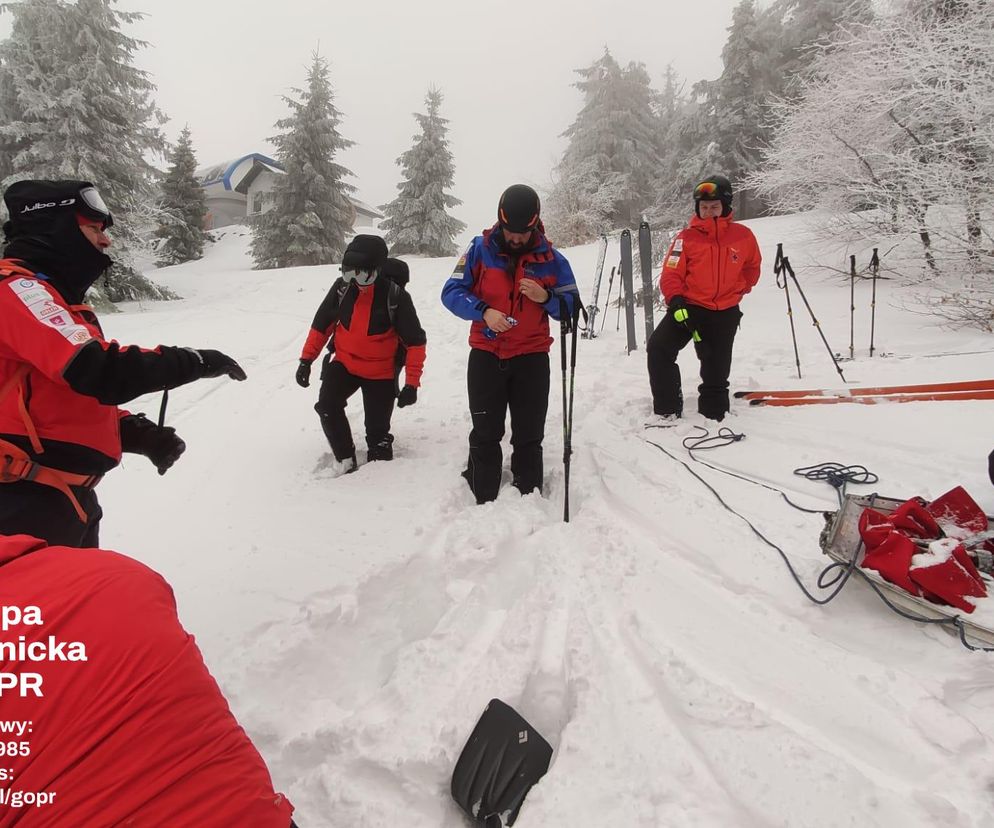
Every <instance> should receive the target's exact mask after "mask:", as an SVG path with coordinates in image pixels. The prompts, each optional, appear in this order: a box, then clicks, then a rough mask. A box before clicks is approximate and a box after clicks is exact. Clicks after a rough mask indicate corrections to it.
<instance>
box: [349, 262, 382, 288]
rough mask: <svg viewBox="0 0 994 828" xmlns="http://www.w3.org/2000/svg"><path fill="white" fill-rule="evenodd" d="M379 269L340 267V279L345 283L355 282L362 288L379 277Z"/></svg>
mask: <svg viewBox="0 0 994 828" xmlns="http://www.w3.org/2000/svg"><path fill="white" fill-rule="evenodd" d="M379 272H380V271H379V268H375V267H373V268H370V267H345V266H344V265H343V266H342V278H343V279H344V280H345V281H346V282H355V283H356V284H357V285H362V286H363V287H365V286H367V285H371V284H373V282H374V281H375V280H376V277H377V275H379Z"/></svg>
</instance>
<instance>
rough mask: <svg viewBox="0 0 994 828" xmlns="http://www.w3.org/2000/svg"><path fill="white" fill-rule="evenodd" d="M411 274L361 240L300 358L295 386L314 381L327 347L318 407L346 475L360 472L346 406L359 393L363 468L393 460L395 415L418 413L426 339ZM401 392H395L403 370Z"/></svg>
mask: <svg viewBox="0 0 994 828" xmlns="http://www.w3.org/2000/svg"><path fill="white" fill-rule="evenodd" d="M408 276H409V271H408V268H407V266H406V265H405V264H404V263H403V262H401V261H400V260H398V259H390V258H388V257H387V244H386V242H385V241H383V239H382V238H380V237H379V236H373V235H368V234H362V233H361V234H359V235H357V236H356V237H355V238H354V239H352V241H350V242H349V244H348V246H347V247H346V248H345V253H344V254H343V256H342V276H341V278H339V279H337V280H336V281H335V283H334V284H333V285H332V286H331V290H329V291H328V295H327V296H325V298H324V301H323V302H322V303H321V305H320V307H319V308H318V309H317V313H315V314H314V320H313V321H312V322H311V327H310V330H309V331H308V333H307V339H306V340H305V342H304V347H303V349H302V350H301V353H300V362H299V364H298V366H297V373H296V380H297V384H298V385H299V386H301V387H302V388H307V387H308V386H309V385H310V381H311V364H312V363H313V362H314V360H315V359H317V358H318V357H319V356H320V355H321V350H322V349H323V348H324V347H325V344H327V345H328V354H327V355H326V356H325V359H324V362H323V363H322V365H321V391H320V393H319V394H318V401H317V403H316V404H315V406H314V410H315V411H317V413H318V416H319V417H320V418H321V428H322V429H323V430H324V433H325V437H326V438H327V440H328V444H329V445H330V447H331V451H332V454H333V455H334V458H335V461H336V464H337V468H336V470H337V471H338V472H340V473H342V474H348V473H350V472H354V471H355V470H356V469H357V468H358V461H357V460H356V449H355V442H354V441H353V439H352V429H351V427H350V426H349V419H348V417H347V416H346V414H345V406H346V404H347V403H348V400H349V398H350V397H351V396H352V395H353V394H355V392H356V391H359V390H360V389H361V390H362V406H363V412H364V414H365V426H366V448H367V451H366V460H367V462H371V461H376V460H393V435H392V434H391V433H390V420H391V418H392V416H393V406H394V402H395V401H396V403H397V407H398V408H404V407H405V406H408V405H414V404H415V403H416V402H417V400H418V387H419V386H420V385H421V374H422V372H423V370H424V362H425V347H426V343H427V338H426V336H425V332H424V329H423V328H422V327H421V322H420V321H418V314H417V311H416V310H415V309H414V301H413V300H412V299H411V295H410V294H409V293H408V292H407V291H406V290H404V289H403V285H404V284H406V282H407V279H408ZM401 367H403V369H404V387H403V388H402V389H401V390H400V391H399V393H398V391H397V378H398V376H399V372H400V368H401Z"/></svg>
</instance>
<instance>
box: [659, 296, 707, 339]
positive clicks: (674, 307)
mask: <svg viewBox="0 0 994 828" xmlns="http://www.w3.org/2000/svg"><path fill="white" fill-rule="evenodd" d="M667 307H668V308H669V309H670V310H671V311H673V320H674V321H675V322H679V323H680V324H681V325H683V326H684V327H685V328H686V329H687V330H688V331H690V335H691V336H692V337H693V339H694V342H700V341H701V335H700V333H699V332H698V330H697V326H696V325H695V324H694V321H693V318H692V317H691V313H690V308H689V307H688V306H687V300H686V299H684V298H683V297H682V296H674V297H673V298H672V299H670V301H669V304H668V305H667Z"/></svg>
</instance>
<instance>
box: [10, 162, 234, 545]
mask: <svg viewBox="0 0 994 828" xmlns="http://www.w3.org/2000/svg"><path fill="white" fill-rule="evenodd" d="M4 202H5V204H6V206H7V210H8V213H9V215H10V219H9V221H7V222H6V224H4V227H3V230H4V234H5V236H6V240H7V244H6V247H5V248H4V258H3V259H2V260H0V483H2V484H4V485H0V533H2V534H6V535H15V534H22V533H23V534H29V535H33V536H34V537H37V538H44V539H45V540H47V541H48V542H49V543H53V544H60V545H63V546H80V547H81V546H96V545H97V542H98V528H99V523H100V518H101V515H102V512H101V509H100V504H99V503H98V501H97V496H96V492H95V491H94V487H95V486H96V484H97V483H98V482H99V480H100V478H101V477H102V476H103V475H104V474H105V473H106V472H108V471H110V470H111V469H112V468H114V467H115V466H116V465H117V464H118V463H119V462H120V460H121V452H122V451H127V452H134V453H137V454H143V455H145V456H146V457H148V458H149V459H150V460H151V461H152V463H153V464H154V465H155V466H156V467H157V468H158V470H159V473H160V474H162V473H165V471H166V470H167V469H168V468H169V467H170V466H172V465H173V463H174V462H176V460H177V459H178V458H179V456H180V455H181V454H182V453H183V451H184V449H185V448H186V446H185V444H184V443H183V441H182V440H181V439H180V438H179V437H178V436H176V432H175V430H174V429H172V428H160V427H158V426H157V425H156V424H155V423H152V422H150V421H149V420H147V419H145V417H144V415H141V414H137V415H133V414H130V413H129V412H127V411H123V410H121V409H119V408H118V407H117V406H118V405H119V404H121V403H125V402H128V401H129V400H132V399H134V398H135V397H138V396H141V395H142V394H147V393H149V392H152V391H161V390H163V389H167V388H175V387H176V386H178V385H183V384H185V383H188V382H192V381H194V380H197V379H201V378H203V377H220V376H224V375H227V376H229V377H231V378H232V379H237V380H243V379H245V372H244V371H243V370H242V369H241V368H240V367H239V365H238V363H237V362H235V361H234V360H233V359H232V358H231V357H229V356H226V355H225V354H222V353H221V352H220V351H210V350H201V351H195V350H193V349H191V348H175V347H167V346H160V347H158V348H155V349H154V350H145V349H142V348H138V347H136V346H133V345H120V344H118V343H117V342H115V341H113V340H110V341H108V340H106V339H104V336H103V333H102V331H101V329H100V323H99V322H98V321H97V317H96V315H95V314H94V312H93V309H92V308H90V307H88V306H86V305H83V304H81V303H82V301H83V296H84V294H85V293H86V291H87V290H88V289H89V287H90V286H91V285H92V284H93V283H94V282H95V281H96V280H97V278H98V277H99V276H100V275H101V274H102V273H103V272H104V271H105V270H106V269H107V268H108V267H109V266H110V265H111V259H110V257H109V256H107V255H106V254H105V253H104V251H105V250H106V249H107V248H108V247H109V246H110V243H111V242H110V239H109V238H108V236H107V232H106V231H107V230H108V229H109V228H110V227H111V225H112V224H113V218H112V216H111V214H110V211H109V210H108V209H107V206H106V205H105V204H104V202H103V199H101V197H100V194H99V193H98V192H97V190H96V188H95V187H94V186H93V185H92V184H90V183H89V182H88V181H42V180H27V181H18V182H17V183H16V184H12V185H11V186H10V187H9V188H8V189H7V191H6V192H5V193H4Z"/></svg>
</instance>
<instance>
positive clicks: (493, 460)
mask: <svg viewBox="0 0 994 828" xmlns="http://www.w3.org/2000/svg"><path fill="white" fill-rule="evenodd" d="M467 386H468V389H469V412H470V415H471V416H472V418H473V430H472V431H471V432H470V434H469V463H468V464H467V466H466V471H465V472H463V476H464V477H465V478H466V480H467V482H468V483H469V487H470V489H472V490H473V494H474V495H476V502H477V503H486V502H487V501H490V500H496V498H497V492H498V490H499V489H500V478H501V472H502V468H503V454H502V452H501V447H500V441H501V440H502V439H503V437H504V420H505V418H506V417H507V411H508V409H510V411H511V477H512V480H513V484H514V486H516V487H517V488H518V489H519V490H520V491H521V493H522V494H528V493H529V492H533V491H535V490H536V489H538V490H539V491H541V489H542V475H543V468H542V439H543V438H544V437H545V415H546V413H547V412H548V409H549V355H548V354H547V353H540V354H522V355H521V356H516V357H511V358H510V359H498V358H497V356H496V355H495V354H492V353H490V352H489V351H482V350H480V349H478V348H473V349H472V350H471V351H470V352H469V366H468V369H467Z"/></svg>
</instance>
